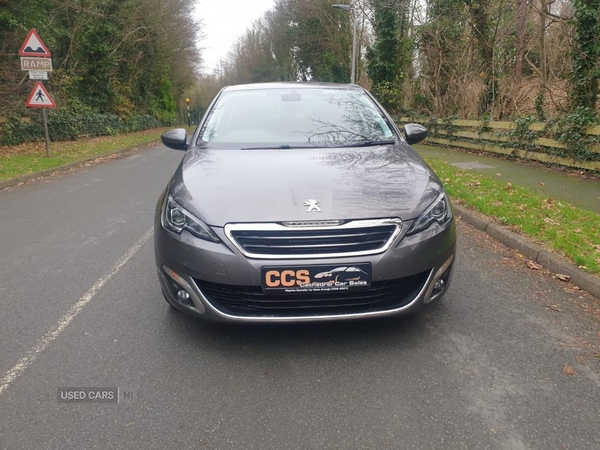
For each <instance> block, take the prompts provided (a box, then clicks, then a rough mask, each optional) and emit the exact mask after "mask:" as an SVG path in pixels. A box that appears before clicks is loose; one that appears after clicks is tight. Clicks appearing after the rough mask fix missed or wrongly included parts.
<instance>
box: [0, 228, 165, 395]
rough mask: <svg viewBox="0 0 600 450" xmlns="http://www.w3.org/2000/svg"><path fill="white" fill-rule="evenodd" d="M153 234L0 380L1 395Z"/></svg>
mask: <svg viewBox="0 0 600 450" xmlns="http://www.w3.org/2000/svg"><path fill="white" fill-rule="evenodd" d="M152 234H153V230H152V228H151V229H149V230H148V231H147V232H146V233H145V234H144V235H143V236H142V237H141V238H140V240H138V241H137V242H136V243H135V245H134V246H133V247H131V248H130V249H129V250H128V251H127V253H125V254H124V255H123V256H122V257H121V259H119V260H118V261H117V262H116V263H115V265H114V266H112V267H111V269H110V270H109V271H108V272H107V273H105V274H104V275H103V276H102V278H100V279H99V280H98V281H96V283H95V284H94V285H93V286H92V287H91V288H90V290H89V291H87V292H86V293H85V294H83V296H82V297H81V298H80V299H79V301H78V302H77V303H75V304H74V305H73V306H72V307H71V309H69V311H68V312H67V314H65V315H64V316H63V318H62V319H60V320H59V322H58V323H57V324H56V325H55V326H54V327H53V328H52V329H51V330H50V331H48V332H47V333H46V334H45V335H44V337H43V338H42V339H41V340H40V341H39V342H38V343H37V344H36V345H34V346H33V347H32V348H31V350H29V351H28V352H27V354H26V355H25V356H24V357H22V358H21V359H20V360H19V361H18V362H17V364H15V366H14V367H13V368H12V369H10V370H9V371H8V372H6V374H5V375H4V376H3V377H2V380H0V395H2V393H4V391H6V389H8V386H9V385H10V384H11V383H12V382H14V381H15V380H16V379H17V378H18V377H19V376H20V375H21V374H22V373H23V372H24V371H25V369H27V368H28V367H29V366H30V365H31V364H32V363H33V362H34V361H35V359H36V358H37V356H38V355H39V354H40V353H42V352H43V351H44V350H46V348H48V346H49V345H50V344H51V343H52V341H54V340H55V339H56V338H57V337H58V336H60V334H61V333H62V332H63V331H64V330H65V328H67V326H68V325H69V324H70V323H71V322H72V321H73V319H75V317H76V316H77V314H79V313H80V312H81V310H83V308H84V307H85V306H86V305H87V304H88V303H89V302H90V301H91V300H92V299H93V298H94V296H95V295H96V294H97V293H98V292H99V291H100V289H102V288H103V287H104V285H105V284H106V283H108V281H109V280H110V279H111V278H112V277H114V276H115V275H116V274H117V272H118V271H119V270H121V269H122V268H123V266H125V264H127V261H129V260H130V259H131V258H132V257H133V255H135V254H136V253H137V251H138V250H139V249H140V248H142V245H144V244H145V243H146V241H147V240H148V239H150V237H151V236H152Z"/></svg>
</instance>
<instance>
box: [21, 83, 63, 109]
mask: <svg viewBox="0 0 600 450" xmlns="http://www.w3.org/2000/svg"><path fill="white" fill-rule="evenodd" d="M25 106H27V107H28V108H56V103H54V100H52V97H50V94H48V91H47V90H46V88H45V87H44V85H43V84H42V82H41V81H38V82H37V83H35V86H34V87H33V91H31V94H29V98H28V99H27V103H26V104H25Z"/></svg>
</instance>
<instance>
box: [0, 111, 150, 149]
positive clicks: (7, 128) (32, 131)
mask: <svg viewBox="0 0 600 450" xmlns="http://www.w3.org/2000/svg"><path fill="white" fill-rule="evenodd" d="M160 125H161V124H160V122H159V121H158V120H157V119H156V118H155V117H153V116H151V115H149V114H144V115H136V116H130V117H127V118H120V117H119V116H117V115H115V114H110V113H98V112H95V111H90V110H88V111H82V110H80V111H76V112H73V111H68V110H64V109H57V110H54V111H49V112H48V133H49V135H50V139H51V140H52V141H68V140H75V139H77V138H79V137H82V136H107V135H115V134H118V133H127V132H131V131H141V130H146V129H148V128H157V127H159V126H160ZM43 138H44V130H43V127H42V123H41V119H40V118H38V119H37V120H35V121H32V122H31V123H26V122H23V121H21V119H20V118H18V117H15V116H12V117H10V118H9V120H8V121H7V122H6V123H4V124H2V126H1V127H0V145H18V144H21V143H24V142H33V141H38V140H41V139H43Z"/></svg>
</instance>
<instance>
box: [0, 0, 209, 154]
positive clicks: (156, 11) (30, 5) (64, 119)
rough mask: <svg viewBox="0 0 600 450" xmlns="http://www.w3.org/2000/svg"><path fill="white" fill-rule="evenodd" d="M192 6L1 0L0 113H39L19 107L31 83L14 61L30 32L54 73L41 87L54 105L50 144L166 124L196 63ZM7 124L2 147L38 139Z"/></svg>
mask: <svg viewBox="0 0 600 450" xmlns="http://www.w3.org/2000/svg"><path fill="white" fill-rule="evenodd" d="M193 6H194V4H193V1H192V0H86V1H72V0H27V1H12V0H11V1H4V2H2V1H0V53H3V56H4V55H6V56H7V57H6V58H4V57H2V58H0V116H3V117H13V116H24V115H27V114H29V115H30V116H31V117H32V118H35V117H36V116H37V112H29V113H26V112H25V111H24V110H23V104H24V100H25V99H26V98H27V95H28V94H29V92H30V91H31V88H32V86H33V83H32V82H30V81H26V82H23V81H22V77H23V73H22V72H21V70H20V67H19V60H18V56H17V52H18V49H19V47H20V45H21V43H22V42H23V39H24V38H25V36H26V34H27V31H28V30H29V29H31V28H35V29H36V30H37V31H38V33H39V34H40V36H41V37H42V39H43V40H44V42H45V43H46V45H47V46H48V47H49V49H50V50H51V52H52V59H53V66H54V69H55V71H54V72H53V73H52V74H51V76H50V80H49V81H48V82H47V83H46V85H47V88H48V90H49V91H50V93H51V94H52V95H53V97H54V99H55V101H56V102H57V104H58V106H59V107H60V110H59V111H57V112H55V113H51V114H50V118H51V119H50V120H51V122H52V121H54V123H53V125H54V127H51V129H50V133H51V134H54V135H53V136H52V137H53V139H62V138H73V137H74V136H79V135H81V133H84V134H89V135H100V134H106V133H110V134H114V133H118V132H121V131H127V130H133V129H139V127H140V126H142V124H144V123H147V124H148V125H149V126H155V125H157V124H158V123H172V122H173V121H174V120H175V111H176V104H177V103H178V102H180V101H181V100H182V98H184V97H183V96H184V90H185V89H186V88H187V87H188V86H191V85H193V84H194V83H195V76H196V73H195V72H196V66H195V63H194V61H198V60H200V55H199V51H198V50H197V49H196V38H197V36H196V35H197V32H198V30H199V26H198V24H197V23H195V21H194V20H193V19H192V17H191V12H192V11H193ZM49 18H51V20H50V19H49ZM78 115H79V116H78ZM150 116H151V117H152V120H149V119H148V117H150ZM9 123H10V126H9V125H8V124H5V125H4V126H3V127H2V130H3V131H2V136H1V137H0V139H1V140H2V142H11V143H18V141H19V138H17V137H18V136H21V138H20V139H22V140H24V141H29V140H31V139H32V138H33V136H38V125H37V121H36V120H34V123H33V124H31V125H29V124H22V123H21V122H20V121H19V120H17V121H15V120H13V119H11V120H9ZM84 129H85V130H87V131H85V132H83V131H82V130H84ZM8 136H10V137H8Z"/></svg>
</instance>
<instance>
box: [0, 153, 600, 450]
mask: <svg viewBox="0 0 600 450" xmlns="http://www.w3.org/2000/svg"><path fill="white" fill-rule="evenodd" d="M181 156H182V154H181V153H178V152H175V151H170V150H167V149H165V148H164V147H161V146H155V147H151V148H148V149H146V150H144V151H142V152H139V153H136V154H134V155H132V156H128V157H125V158H123V159H119V160H115V161H109V162H106V163H103V164H99V165H93V166H90V167H84V168H82V169H79V170H77V171H74V172H71V173H67V174H62V175H57V176H55V177H50V178H47V179H44V180H42V181H39V182H33V183H29V184H27V185H23V186H19V187H17V188H11V189H8V190H4V191H0V224H1V233H0V248H1V252H0V255H1V259H0V264H1V265H0V269H1V270H0V302H1V303H0V380H1V381H0V448H1V449H113V448H126V449H133V448H142V449H153V448H157V449H175V448H194V449H196V448H199V449H200V448H201V449H204V448H207V449H208V448H215V449H229V448H231V449H242V448H243V449H267V448H269V449H287V448H289V449H310V448H328V449H329V448H332V449H333V448H344V449H346V448H347V449H370V448H372V449H382V448H397V449H413V448H414V449H467V448H469V449H484V448H489V449H530V448H531V449H545V450H546V449H598V448H600V335H599V332H600V325H599V323H600V320H599V319H598V316H597V315H596V316H594V314H592V313H590V312H589V310H590V309H591V308H599V304H598V302H597V301H594V300H592V299H591V298H589V297H587V296H586V295H585V294H582V293H580V292H577V291H575V290H573V289H568V288H565V286H564V285H563V284H560V283H559V282H558V281H555V280H553V279H552V278H551V277H550V276H549V275H547V274H544V273H541V272H540V271H534V270H529V269H527V268H526V267H525V265H524V263H523V261H522V260H521V259H520V258H519V257H518V256H517V255H515V253H514V252H511V251H508V250H507V249H505V248H503V247H502V246H500V245H499V244H496V243H494V241H491V240H490V239H489V238H487V237H486V236H484V235H482V234H481V233H479V232H478V231H476V230H474V229H472V228H470V227H468V226H467V225H465V224H459V245H460V254H459V256H458V261H457V264H458V266H457V268H456V270H455V276H454V282H453V286H452V287H451V290H450V291H449V293H448V295H447V296H446V298H445V300H444V301H443V302H438V303H436V304H434V305H433V306H432V307H431V308H429V309H427V310H426V311H425V312H424V313H422V314H420V315H418V316H411V317H405V318H399V319H395V320H383V321H382V320H378V321H369V322H356V323H345V324H319V325H310V326H307V325H302V326H269V327H265V326H260V327H249V326H244V327H240V326H236V327H231V326H229V327H228V326H217V325H210V324H205V323H202V322H198V321H195V320H193V319H190V318H188V317H186V316H184V315H182V314H180V313H177V312H175V311H174V310H172V309H170V308H169V306H168V305H167V304H166V303H165V302H164V300H163V299H162V295H161V293H160V290H159V287H158V282H157V279H156V271H155V267H154V260H153V248H152V240H151V239H149V238H150V234H149V233H150V232H151V225H152V215H153V211H154V206H155V202H156V199H157V197H158V195H159V193H160V191H161V190H162V189H163V187H164V185H165V184H166V182H167V180H168V178H169V177H170V175H171V174H172V172H173V170H174V169H175V167H176V166H177V164H178V162H179V160H180V159H181ZM586 310H587V311H586ZM84 386H86V387H93V386H97V387H119V388H120V389H121V395H122V396H124V395H127V396H128V397H129V398H122V401H121V402H120V403H118V404H114V403H111V404H88V403H86V404H72V403H59V402H58V399H57V388H58V387H84Z"/></svg>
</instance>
